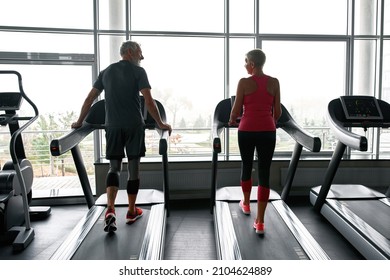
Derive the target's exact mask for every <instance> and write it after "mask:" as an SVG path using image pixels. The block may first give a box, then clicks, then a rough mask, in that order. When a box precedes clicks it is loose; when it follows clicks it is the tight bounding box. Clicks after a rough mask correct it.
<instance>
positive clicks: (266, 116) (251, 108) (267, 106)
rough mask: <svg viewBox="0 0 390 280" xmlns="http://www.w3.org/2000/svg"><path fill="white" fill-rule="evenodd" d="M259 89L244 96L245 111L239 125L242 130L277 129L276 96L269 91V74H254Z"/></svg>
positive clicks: (253, 77)
mask: <svg viewBox="0 0 390 280" xmlns="http://www.w3.org/2000/svg"><path fill="white" fill-rule="evenodd" d="M251 78H252V79H253V80H254V81H255V82H256V83H257V90H256V91H254V92H253V93H251V94H248V95H245V96H244V104H243V113H242V117H241V120H240V123H239V126H238V130H241V131H275V130H276V126H275V120H274V117H273V105H274V97H273V96H272V95H271V94H269V92H268V91H267V81H268V79H269V76H266V75H264V76H261V77H257V76H252V77H251Z"/></svg>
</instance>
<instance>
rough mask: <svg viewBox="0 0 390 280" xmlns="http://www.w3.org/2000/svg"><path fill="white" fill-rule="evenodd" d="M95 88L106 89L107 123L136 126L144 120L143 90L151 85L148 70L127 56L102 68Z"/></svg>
mask: <svg viewBox="0 0 390 280" xmlns="http://www.w3.org/2000/svg"><path fill="white" fill-rule="evenodd" d="M93 87H94V88H97V89H99V90H100V91H103V90H104V91H105V100H106V101H105V102H106V123H105V125H106V127H108V126H111V127H135V126H139V125H141V124H144V119H143V114H142V112H141V101H140V93H139V92H140V90H141V89H144V88H149V89H150V88H151V86H150V84H149V80H148V76H147V74H146V71H145V70H144V69H143V68H142V67H140V66H137V65H135V64H133V63H131V62H129V61H127V60H121V61H118V62H116V63H113V64H111V65H110V66H108V67H107V68H106V69H104V70H103V71H101V72H100V74H99V77H98V78H97V80H96V81H95V83H94V84H93Z"/></svg>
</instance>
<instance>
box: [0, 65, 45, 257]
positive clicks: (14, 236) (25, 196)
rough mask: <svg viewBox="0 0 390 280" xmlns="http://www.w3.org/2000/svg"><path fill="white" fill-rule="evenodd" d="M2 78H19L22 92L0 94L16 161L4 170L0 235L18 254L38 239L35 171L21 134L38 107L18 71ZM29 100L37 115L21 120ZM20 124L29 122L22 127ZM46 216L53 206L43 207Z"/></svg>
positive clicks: (0, 175) (0, 119)
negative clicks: (22, 108) (20, 112)
mask: <svg viewBox="0 0 390 280" xmlns="http://www.w3.org/2000/svg"><path fill="white" fill-rule="evenodd" d="M0 75H9V76H10V75H16V76H17V80H18V87H19V91H6V92H0V111H3V112H4V113H3V114H1V115H0V125H1V126H8V127H9V131H10V134H11V140H10V145H9V151H10V155H11V158H12V161H7V162H6V163H5V164H4V166H3V168H2V170H0V236H1V239H3V240H5V241H9V240H11V241H13V242H12V246H13V249H14V251H21V250H23V249H25V248H26V247H27V246H28V245H29V244H30V243H31V241H32V240H33V238H34V229H33V228H32V227H31V224H30V212H31V211H32V209H30V207H29V204H30V202H31V198H32V190H31V187H32V183H33V178H34V174H33V169H32V165H31V163H30V161H29V160H28V159H27V158H26V154H25V150H24V145H23V140H22V137H21V133H22V132H23V131H24V130H25V129H26V128H27V127H28V126H30V125H31V124H32V123H33V122H34V121H35V120H36V119H37V118H38V115H39V113H38V109H37V107H36V105H35V104H34V103H33V102H32V101H31V100H30V99H29V98H28V97H27V95H26V94H25V93H24V90H23V86H22V76H21V75H20V73H18V72H16V71H0ZM23 99H24V100H26V101H27V102H28V103H29V105H31V107H32V108H33V110H34V116H26V117H20V116H18V115H17V113H16V111H18V110H19V109H20V106H21V104H22V101H23ZM19 121H25V123H24V125H22V126H19ZM39 211H41V212H43V214H44V215H48V214H49V213H50V207H43V208H41V207H40V208H39Z"/></svg>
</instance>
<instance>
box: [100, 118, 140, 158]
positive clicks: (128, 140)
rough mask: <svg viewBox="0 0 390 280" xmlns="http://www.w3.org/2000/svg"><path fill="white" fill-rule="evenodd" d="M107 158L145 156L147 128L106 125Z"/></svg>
mask: <svg viewBox="0 0 390 280" xmlns="http://www.w3.org/2000/svg"><path fill="white" fill-rule="evenodd" d="M105 130H106V159H122V158H124V157H125V152H124V151H125V150H126V156H127V157H128V158H130V159H132V158H138V157H144V156H145V152H146V147H145V130H144V127H143V126H142V125H140V126H138V127H135V128H133V127H106V129H105Z"/></svg>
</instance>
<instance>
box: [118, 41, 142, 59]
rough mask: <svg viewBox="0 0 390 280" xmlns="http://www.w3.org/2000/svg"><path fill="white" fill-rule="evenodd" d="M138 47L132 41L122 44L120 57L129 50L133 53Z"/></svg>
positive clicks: (138, 45)
mask: <svg viewBox="0 0 390 280" xmlns="http://www.w3.org/2000/svg"><path fill="white" fill-rule="evenodd" d="M139 47H140V44H138V43H137V42H134V41H126V42H123V43H122V45H121V48H120V55H121V56H123V55H124V54H126V52H127V51H128V50H129V49H130V50H132V52H135V51H137V50H138V48H139Z"/></svg>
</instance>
